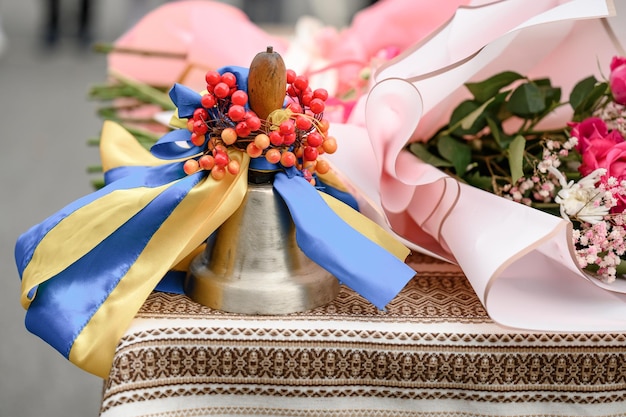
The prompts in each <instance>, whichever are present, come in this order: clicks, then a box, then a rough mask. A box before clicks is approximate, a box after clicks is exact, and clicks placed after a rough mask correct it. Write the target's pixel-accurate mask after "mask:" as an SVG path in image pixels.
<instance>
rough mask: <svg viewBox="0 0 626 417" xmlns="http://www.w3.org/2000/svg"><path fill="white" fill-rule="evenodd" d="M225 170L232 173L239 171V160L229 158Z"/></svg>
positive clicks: (235, 173)
mask: <svg viewBox="0 0 626 417" xmlns="http://www.w3.org/2000/svg"><path fill="white" fill-rule="evenodd" d="M226 170H227V171H228V172H229V173H230V174H232V175H237V174H238V173H239V161H235V160H231V161H230V162H229V163H228V165H226Z"/></svg>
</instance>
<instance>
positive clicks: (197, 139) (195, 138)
mask: <svg viewBox="0 0 626 417" xmlns="http://www.w3.org/2000/svg"><path fill="white" fill-rule="evenodd" d="M204 141H205V138H204V135H199V134H197V133H192V134H191V143H193V144H194V145H195V146H202V145H204Z"/></svg>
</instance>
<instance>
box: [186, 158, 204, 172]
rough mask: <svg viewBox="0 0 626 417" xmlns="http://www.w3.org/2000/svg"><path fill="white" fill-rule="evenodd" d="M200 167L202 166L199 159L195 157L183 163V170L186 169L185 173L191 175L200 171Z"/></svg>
mask: <svg viewBox="0 0 626 417" xmlns="http://www.w3.org/2000/svg"><path fill="white" fill-rule="evenodd" d="M199 168H200V165H199V164H198V161H196V160H195V159H188V160H186V161H185V163H184V164H183V171H185V174H187V175H191V174H193V173H195V172H198V169H199Z"/></svg>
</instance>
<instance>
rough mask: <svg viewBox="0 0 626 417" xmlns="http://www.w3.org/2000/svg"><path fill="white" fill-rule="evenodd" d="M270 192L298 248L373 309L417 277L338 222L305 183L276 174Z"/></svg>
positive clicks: (399, 260)
mask: <svg viewBox="0 0 626 417" xmlns="http://www.w3.org/2000/svg"><path fill="white" fill-rule="evenodd" d="M274 188H275V189H276V191H277V192H278V193H279V194H280V195H281V197H282V198H283V200H284V201H285V203H286V204H287V207H288V208H289V211H290V213H291V216H292V218H293V221H294V224H295V226H296V240H297V242H298V245H299V246H300V249H302V251H303V252H304V253H305V254H306V255H307V256H308V257H309V258H310V259H311V260H313V261H314V262H316V263H317V264H318V265H320V266H321V267H323V268H324V269H326V270H327V271H328V272H330V273H331V274H333V275H334V276H335V277H336V278H337V279H338V280H339V281H341V282H343V283H344V284H346V285H347V286H348V287H350V288H352V289H353V290H354V291H356V292H357V293H359V294H360V295H362V296H363V297H364V298H366V299H367V300H368V301H370V302H371V303H372V304H374V305H375V306H376V307H377V308H379V309H381V310H382V309H384V308H385V306H386V305H387V304H388V303H389V302H390V301H391V300H392V299H393V298H394V297H395V296H396V295H397V294H398V293H399V292H400V291H401V290H402V288H404V286H405V285H406V284H407V282H409V280H410V279H411V278H413V276H414V275H415V271H414V270H413V269H412V268H410V267H409V266H408V265H406V264H405V263H404V260H403V259H400V258H398V257H396V256H394V254H392V253H390V252H389V251H388V250H387V249H385V248H383V247H382V246H380V245H379V244H377V243H375V242H374V241H372V240H370V238H368V237H366V236H364V235H363V234H362V233H360V232H359V231H357V230H355V229H354V228H353V227H352V226H350V225H349V224H348V223H346V221H344V220H343V219H342V218H341V217H339V216H338V215H337V214H336V213H335V212H334V211H333V210H332V209H331V208H330V207H329V206H328V204H326V202H325V201H324V199H323V198H322V197H321V196H320V194H319V193H318V192H317V190H316V189H315V188H314V187H312V186H311V185H310V184H309V183H308V182H307V181H306V180H304V179H303V178H301V177H292V178H288V177H287V176H286V175H285V174H283V173H279V174H277V175H276V177H275V179H274ZM406 254H407V255H408V251H407V252H406Z"/></svg>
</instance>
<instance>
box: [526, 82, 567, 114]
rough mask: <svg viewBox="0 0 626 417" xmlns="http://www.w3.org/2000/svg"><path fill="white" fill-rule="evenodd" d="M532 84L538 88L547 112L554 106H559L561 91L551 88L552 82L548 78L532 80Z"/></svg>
mask: <svg viewBox="0 0 626 417" xmlns="http://www.w3.org/2000/svg"><path fill="white" fill-rule="evenodd" d="M533 83H534V84H535V85H537V87H539V91H540V92H541V95H542V96H543V102H544V104H545V108H546V110H548V111H549V110H550V109H551V108H552V107H553V106H554V105H556V104H559V102H560V100H561V89H560V88H559V87H552V82H551V81H550V79H549V78H541V79H537V80H533Z"/></svg>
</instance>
